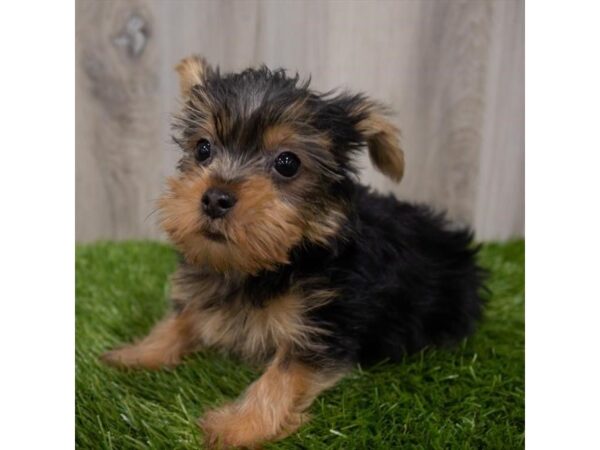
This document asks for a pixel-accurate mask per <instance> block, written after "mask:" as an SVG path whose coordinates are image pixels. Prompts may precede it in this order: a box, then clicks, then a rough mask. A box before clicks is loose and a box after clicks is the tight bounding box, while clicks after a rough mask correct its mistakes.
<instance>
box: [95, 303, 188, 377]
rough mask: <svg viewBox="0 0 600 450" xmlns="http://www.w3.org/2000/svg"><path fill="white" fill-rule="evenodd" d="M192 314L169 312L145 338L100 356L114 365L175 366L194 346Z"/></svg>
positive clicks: (138, 366) (141, 366)
mask: <svg viewBox="0 0 600 450" xmlns="http://www.w3.org/2000/svg"><path fill="white" fill-rule="evenodd" d="M195 314H197V313H195V312H194V311H191V310H190V311H186V310H184V311H181V312H173V313H170V314H169V315H167V317H166V318H164V319H163V320H162V321H161V322H159V323H158V324H156V325H155V326H154V328H153V329H152V330H151V331H150V333H149V334H148V336H146V337H145V338H144V339H142V340H140V341H139V342H136V343H133V344H129V345H126V346H123V347H120V348H116V349H114V350H111V351H109V352H107V353H105V354H103V355H102V356H101V359H102V361H104V362H105V363H107V364H109V365H112V366H116V367H130V368H142V369H159V368H161V367H165V366H167V367H171V366H175V365H177V364H179V362H180V361H181V358H182V356H183V355H185V354H186V353H189V352H191V351H193V350H195V349H196V346H197V339H196V336H195V333H194V320H195V317H194V316H195Z"/></svg>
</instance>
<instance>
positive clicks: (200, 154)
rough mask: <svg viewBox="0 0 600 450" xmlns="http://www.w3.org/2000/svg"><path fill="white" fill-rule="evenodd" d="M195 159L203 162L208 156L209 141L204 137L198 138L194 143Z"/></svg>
mask: <svg viewBox="0 0 600 450" xmlns="http://www.w3.org/2000/svg"><path fill="white" fill-rule="evenodd" d="M195 156H196V161H198V162H203V161H206V160H207V159H208V158H210V142H208V141H207V140H206V139H200V140H199V141H198V143H197V144H196V151H195Z"/></svg>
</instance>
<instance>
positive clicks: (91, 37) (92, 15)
mask: <svg viewBox="0 0 600 450" xmlns="http://www.w3.org/2000/svg"><path fill="white" fill-rule="evenodd" d="M76 19H77V22H76V55H77V63H76V129H77V137H76V174H77V175H76V192H77V195H76V237H77V239H78V240H90V239H108V238H111V239H125V238H140V237H155V236H157V235H158V233H157V230H156V227H155V226H154V223H152V221H147V220H146V217H147V216H148V214H149V213H150V212H151V211H152V208H153V202H154V200H155V199H156V197H157V196H158V193H159V191H160V183H159V181H158V180H159V177H160V174H161V166H162V150H161V148H160V146H159V131H158V130H159V115H158V106H159V97H158V88H159V84H160V80H159V77H158V72H157V66H158V64H157V62H158V61H157V51H156V50H157V49H156V43H155V40H156V35H155V32H156V30H155V29H154V17H153V14H152V10H151V8H150V5H149V2H147V1H145V0H130V1H127V2H121V1H93V0H78V1H77V3H76Z"/></svg>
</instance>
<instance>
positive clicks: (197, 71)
mask: <svg viewBox="0 0 600 450" xmlns="http://www.w3.org/2000/svg"><path fill="white" fill-rule="evenodd" d="M175 70H176V71H177V73H178V74H179V89H180V91H181V97H182V98H183V99H187V98H188V97H189V96H190V94H191V92H192V88H193V87H194V86H197V85H202V84H203V83H204V76H205V74H206V72H207V71H208V70H210V66H209V65H208V63H207V62H206V60H205V59H204V58H202V57H201V56H198V55H192V56H188V57H187V58H184V59H182V60H181V61H180V63H179V64H177V65H176V66H175Z"/></svg>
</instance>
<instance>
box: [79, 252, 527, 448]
mask: <svg viewBox="0 0 600 450" xmlns="http://www.w3.org/2000/svg"><path fill="white" fill-rule="evenodd" d="M76 261H77V263H76V280H77V281H76V298H77V300H76V320H77V322H76V400H77V404H76V444H77V447H78V448H82V449H83V448H85V449H134V448H135V449H142V448H143V449H147V448H153V449H186V448H201V446H202V444H201V442H202V436H201V434H200V431H199V430H198V429H197V427H196V424H195V421H196V418H197V417H198V416H200V415H201V414H202V412H203V411H205V410H206V409H207V408H210V407H214V406H216V405H219V404H221V403H222V402H225V401H227V400H230V399H233V398H235V397H236V396H237V395H238V394H240V393H241V392H242V391H243V389H244V388H245V387H246V386H247V385H248V384H249V383H250V382H251V381H252V380H253V379H255V378H256V377H257V376H258V372H257V371H255V370H253V369H251V368H249V367H247V366H244V365H241V364H240V363H238V362H236V361H234V360H232V359H229V358H226V357H223V356H219V355H217V354H215V353H205V354H198V355H197V356H194V357H191V358H189V360H188V361H187V362H186V363H185V364H183V365H181V366H180V367H178V368H176V369H174V370H164V371H159V372H120V371H116V370H114V369H110V368H107V367H104V366H103V365H101V364H100V363H99V362H98V360H97V357H98V355H99V354H101V353H102V352H103V351H105V350H106V349H109V348H111V347H113V346H115V345H117V344H119V343H123V342H127V341H130V340H132V339H133V338H135V337H138V336H142V335H144V334H145V333H146V332H147V331H148V330H149V328H150V327H151V325H152V324H153V323H154V322H155V321H156V320H157V319H159V318H160V317H161V315H162V314H163V312H164V311H165V309H166V308H167V300H166V299H167V292H168V284H167V283H168V281H167V280H168V275H169V273H170V272H171V271H172V270H173V269H174V267H175V264H176V256H175V254H174V252H173V251H172V250H171V248H170V247H168V246H166V245H163V244H159V243H148V242H131V243H118V244H115V243H99V244H93V245H80V246H78V247H77V259H76ZM481 261H482V264H483V265H484V266H486V267H487V268H489V269H490V270H491V273H492V276H491V280H490V283H489V286H490V288H491V290H492V292H493V295H492V298H491V300H490V303H489V305H488V307H487V312H486V317H485V320H484V322H483V324H482V326H481V328H480V330H479V331H478V332H477V334H476V335H475V336H474V337H473V338H471V339H469V340H467V341H466V342H464V343H463V344H462V345H461V346H459V347H458V348H456V349H454V350H450V351H448V350H446V351H438V350H429V351H425V352H423V353H421V354H419V355H415V356H412V357H409V358H406V361H404V362H403V363H402V364H380V365H378V366H376V367H373V368H369V369H360V368H357V369H356V370H354V371H353V372H352V373H351V374H350V375H349V376H348V377H347V378H345V379H344V380H343V381H342V382H341V383H340V384H338V385H337V386H336V387H335V388H333V389H332V390H330V391H328V392H327V393H325V394H324V395H322V396H321V397H320V398H319V399H318V400H317V401H316V402H315V404H314V405H313V407H312V409H311V412H312V415H313V420H312V421H311V422H310V423H309V424H307V425H305V426H304V427H302V428H301V430H300V431H299V432H298V433H297V434H295V435H293V436H291V437H289V438H287V439H285V440H283V441H281V442H279V443H275V444H270V445H268V446H267V448H273V449H322V448H331V449H345V450H347V449H386V450H387V449H399V448H402V449H412V448H415V449H416V448H423V449H463V448H464V449H466V448H477V449H483V448H485V449H513V448H522V447H523V446H524V343H525V342H524V340H525V333H524V243H523V242H512V243H508V244H489V245H486V246H485V247H484V249H483V252H482V254H481Z"/></svg>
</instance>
